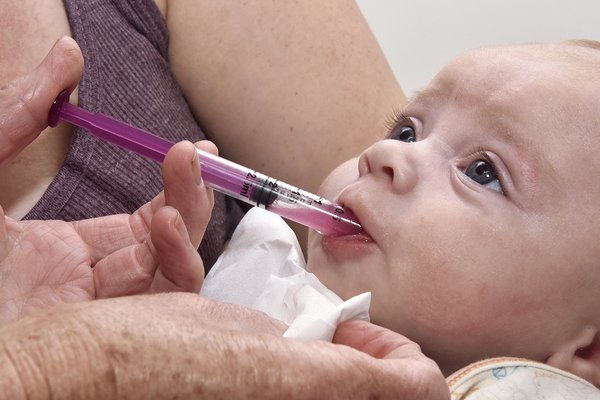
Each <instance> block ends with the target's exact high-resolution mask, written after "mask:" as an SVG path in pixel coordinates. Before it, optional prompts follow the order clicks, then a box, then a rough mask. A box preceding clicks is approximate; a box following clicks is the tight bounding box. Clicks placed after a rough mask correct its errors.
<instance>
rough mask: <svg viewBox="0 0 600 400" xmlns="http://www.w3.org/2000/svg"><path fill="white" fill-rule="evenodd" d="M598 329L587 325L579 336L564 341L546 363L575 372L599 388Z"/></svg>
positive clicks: (599, 342)
mask: <svg viewBox="0 0 600 400" xmlns="http://www.w3.org/2000/svg"><path fill="white" fill-rule="evenodd" d="M598 336H599V333H598V329H597V328H595V327H590V326H587V327H585V328H583V329H582V330H581V333H580V334H579V336H577V337H575V338H574V339H573V340H571V341H570V342H567V343H564V344H563V345H562V347H561V348H560V349H559V350H558V351H557V352H556V353H554V354H553V355H552V356H550V358H548V360H547V361H546V364H548V365H551V366H553V367H556V368H560V369H562V370H565V371H568V372H570V373H572V374H575V375H577V376H579V377H581V378H583V379H585V380H587V381H588V382H591V383H592V384H594V385H595V386H596V387H598V388H600V338H599V337H598Z"/></svg>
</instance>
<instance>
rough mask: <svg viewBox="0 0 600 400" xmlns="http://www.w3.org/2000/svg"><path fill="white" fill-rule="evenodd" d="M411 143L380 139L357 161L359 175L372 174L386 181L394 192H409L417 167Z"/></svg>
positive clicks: (414, 180)
mask: <svg viewBox="0 0 600 400" xmlns="http://www.w3.org/2000/svg"><path fill="white" fill-rule="evenodd" d="M410 146H414V144H412V143H403V142H398V141H396V140H382V141H380V142H377V143H375V144H374V145H373V146H371V147H369V148H368V149H367V150H366V151H365V152H363V153H362V155H361V156H360V159H359V162H358V169H359V173H360V176H364V175H367V174H372V175H373V176H375V177H376V178H377V179H381V180H384V181H387V182H389V183H390V184H391V187H392V190H393V191H394V192H396V193H407V192H410V191H411V190H412V189H413V188H414V187H415V185H416V183H417V178H418V175H417V168H416V164H415V161H416V160H415V159H414V158H415V156H414V152H412V151H411V147H410Z"/></svg>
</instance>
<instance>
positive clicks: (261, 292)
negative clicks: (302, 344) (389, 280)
mask: <svg viewBox="0 0 600 400" xmlns="http://www.w3.org/2000/svg"><path fill="white" fill-rule="evenodd" d="M305 266H306V265H305V262H304V257H303V255H302V250H301V249H300V245H299V244H298V241H297V240H296V236H295V235H294V232H293V231H292V230H291V229H290V228H289V227H288V225H287V224H286V223H285V222H284V221H283V220H282V219H281V218H280V217H278V216H277V215H275V214H273V213H270V212H268V211H265V210H262V209H260V208H256V207H255V208H253V209H251V210H250V211H248V213H246V216H245V217H244V218H243V219H242V221H241V222H240V224H239V225H238V227H237V228H236V230H235V232H234V234H233V237H232V238H231V241H230V242H229V244H228V245H227V248H226V249H225V251H224V252H223V254H222V255H221V257H219V259H218V260H217V262H216V263H215V265H214V266H213V267H212V269H211V270H210V272H209V273H208V275H207V277H206V279H205V281H204V285H203V286H202V290H201V291H200V294H201V295H202V296H205V297H208V298H211V299H213V300H217V301H223V302H228V303H235V304H241V305H244V306H247V307H251V308H254V309H256V310H259V311H262V312H264V313H266V314H267V315H269V316H271V317H272V318H276V319H279V320H281V321H283V322H285V323H286V324H287V325H288V326H289V328H288V330H287V331H286V332H285V334H284V336H286V337H290V338H295V339H304V340H328V341H331V339H332V338H333V334H334V333H335V329H336V327H337V325H338V324H340V323H342V322H344V321H348V320H351V319H362V320H366V321H368V320H369V305H370V302H371V294H370V293H363V294H360V295H358V296H355V297H353V298H351V299H349V300H347V301H343V300H342V299H341V298H340V297H338V296H337V295H336V294H335V293H334V292H332V291H331V290H329V289H327V288H326V287H325V285H323V284H322V283H321V282H320V281H319V280H318V278H317V277H316V276H315V275H313V274H311V273H309V272H307V271H306V270H305Z"/></svg>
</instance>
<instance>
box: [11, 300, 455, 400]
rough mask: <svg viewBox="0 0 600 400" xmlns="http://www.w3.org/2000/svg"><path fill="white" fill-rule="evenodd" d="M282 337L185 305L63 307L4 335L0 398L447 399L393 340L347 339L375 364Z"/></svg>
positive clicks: (431, 375)
mask: <svg viewBox="0 0 600 400" xmlns="http://www.w3.org/2000/svg"><path fill="white" fill-rule="evenodd" d="M284 330H285V326H283V325H282V324H281V323H280V322H277V321H273V320H271V319H270V318H268V317H267V316H266V315H264V314H262V313H260V312H257V311H253V310H248V309H246V308H243V307H240V306H236V305H231V304H222V303H216V302H212V301H210V300H207V299H204V298H202V297H200V296H198V295H192V294H186V293H168V294H158V295H146V296H130V297H121V298H115V299H108V300H99V301H94V302H85V303H77V304H71V305H66V306H63V307H55V308H52V309H50V310H47V311H45V312H40V313H38V314H36V315H34V316H30V317H28V318H24V319H21V320H20V321H17V322H14V323H12V324H8V325H6V326H4V327H1V328H0V346H1V347H2V349H3V352H0V390H2V392H3V393H5V394H6V396H8V397H10V398H17V397H16V395H17V394H20V395H23V393H24V394H26V395H28V396H29V397H31V398H38V397H43V398H49V397H53V396H54V397H61V398H66V399H69V398H95V399H105V398H106V399H111V400H112V399H132V398H136V399H137V398H140V399H142V398H175V397H177V398H202V399H223V398H226V399H248V398H260V399H265V400H269V399H307V398H310V399H313V398H320V399H332V400H334V399H345V400H346V399H368V398H377V399H381V400H384V399H419V400H438V399H448V398H449V393H448V388H447V386H446V384H445V382H444V378H443V376H442V375H441V373H440V371H439V369H437V368H436V367H435V364H434V363H433V362H431V361H430V360H427V359H426V358H425V357H424V356H423V355H422V354H421V353H420V351H419V350H418V347H417V346H416V345H414V344H411V343H410V342H408V341H407V340H406V339H404V338H401V337H400V336H399V335H397V334H394V333H392V332H390V331H386V330H384V329H380V328H378V327H375V326H373V325H369V324H366V323H361V322H357V323H355V322H353V323H347V324H345V325H343V326H341V327H340V329H339V330H338V335H337V340H339V341H342V342H347V343H349V344H351V345H355V346H356V347H360V348H362V349H363V350H367V351H368V352H370V353H372V355H369V354H365V353H362V352H360V351H357V350H354V349H352V348H350V347H348V346H341V345H335V344H331V343H327V342H322V341H318V342H303V341H298V340H289V339H283V338H280V337H278V336H279V335H281V333H282V332H283V331H284ZM355 333H358V334H359V336H358V337H354V334H355ZM346 334H348V335H349V337H346V336H345V335H346ZM350 336H352V337H350ZM56 360H60V362H56ZM65 369H67V370H69V371H70V373H69V374H68V375H65V374H64V370H65ZM11 391H12V392H11ZM13 394H14V395H15V397H13V396H12V395H13ZM23 397H24V396H23Z"/></svg>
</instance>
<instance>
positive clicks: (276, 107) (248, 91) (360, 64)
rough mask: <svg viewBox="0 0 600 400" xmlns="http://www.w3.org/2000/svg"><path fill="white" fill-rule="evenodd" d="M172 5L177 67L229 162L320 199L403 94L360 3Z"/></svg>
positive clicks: (272, 0)
mask: <svg viewBox="0 0 600 400" xmlns="http://www.w3.org/2000/svg"><path fill="white" fill-rule="evenodd" d="M158 3H166V7H163V8H164V9H166V11H165V12H166V18H167V23H168V27H169V32H170V43H169V61H170V64H171V67H172V70H173V73H174V75H175V78H176V79H177V80H178V82H179V83H180V85H181V87H182V88H183V91H184V94H185V96H186V98H187V99H188V101H189V103H190V105H191V108H192V111H193V112H194V114H195V116H196V117H197V118H198V120H199V121H200V123H201V125H202V126H203V128H204V129H205V130H206V132H207V134H208V135H209V137H210V139H211V140H213V141H214V142H215V143H216V144H217V146H218V147H219V150H220V152H221V154H223V155H224V156H225V157H228V158H231V159H232V160H235V161H236V162H239V163H241V164H243V165H247V166H249V167H251V168H255V169H257V170H259V171H261V172H264V173H266V174H268V175H272V176H274V177H276V178H277V179H281V180H283V181H285V182H288V183H290V184H293V185H297V186H299V187H301V188H303V189H305V190H309V191H312V192H315V191H316V190H317V188H318V186H319V185H320V183H321V181H322V180H323V179H324V177H325V176H326V175H327V174H328V173H329V172H330V171H331V170H332V169H333V168H334V167H336V166H337V165H338V164H340V163H341V162H343V161H346V160H348V159H350V158H351V157H354V156H356V155H357V154H358V153H359V152H360V151H362V150H363V149H365V148H366V147H367V146H368V145H370V144H371V143H372V142H373V141H374V140H376V139H378V138H380V137H381V135H382V134H383V132H384V128H385V123H386V118H387V117H389V114H390V113H391V111H392V110H393V109H397V108H399V107H401V106H402V105H403V103H404V95H403V93H402V91H401V89H400V87H399V86H398V83H397V82H396V80H395V78H394V76H393V74H392V71H391V70H390V68H389V65H388V63H387V61H386V59H385V57H384V55H383V53H382V51H381V49H380V47H379V45H378V44H377V42H376V40H375V38H374V36H373V34H372V32H371V31H370V29H369V27H368V25H367V23H366V21H365V19H364V18H363V16H362V14H361V12H360V10H359V9H358V7H357V5H356V3H355V2H354V1H352V0H331V1H326V2H322V1H277V0H261V1H252V2H239V1H232V0H228V1H212V0H204V1H198V0H174V1H172V0H171V1H159V2H158Z"/></svg>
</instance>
